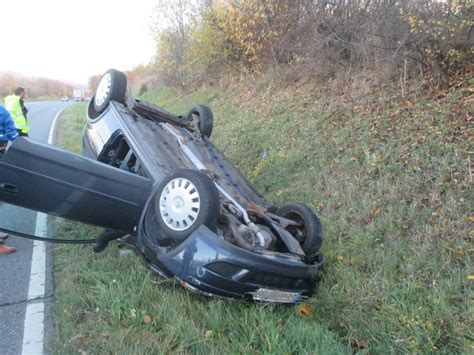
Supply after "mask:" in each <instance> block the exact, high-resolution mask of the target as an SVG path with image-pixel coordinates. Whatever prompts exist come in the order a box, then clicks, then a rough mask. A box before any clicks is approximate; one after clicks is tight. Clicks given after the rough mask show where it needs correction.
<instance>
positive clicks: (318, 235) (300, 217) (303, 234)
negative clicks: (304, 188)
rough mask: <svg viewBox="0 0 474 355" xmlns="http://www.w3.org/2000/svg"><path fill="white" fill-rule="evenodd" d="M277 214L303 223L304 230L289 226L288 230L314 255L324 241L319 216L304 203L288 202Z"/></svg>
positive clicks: (305, 249) (304, 248)
mask: <svg viewBox="0 0 474 355" xmlns="http://www.w3.org/2000/svg"><path fill="white" fill-rule="evenodd" d="M276 214H277V215H278V216H281V217H284V218H287V219H291V220H293V221H296V222H299V223H301V224H303V226H304V230H301V229H298V228H297V227H294V226H289V227H288V228H287V230H288V231H289V232H290V233H291V234H292V235H293V236H294V237H295V238H296V239H297V240H298V241H299V242H300V244H301V247H302V249H303V251H304V252H305V254H306V255H314V254H316V253H317V252H318V251H319V249H320V248H321V244H322V243H323V227H322V225H321V221H320V219H319V217H318V216H317V215H316V214H315V213H314V212H313V210H312V209H311V208H310V207H308V206H307V205H305V204H303V203H297V202H292V203H287V204H285V205H283V206H282V207H280V208H279V209H278V210H277V211H276Z"/></svg>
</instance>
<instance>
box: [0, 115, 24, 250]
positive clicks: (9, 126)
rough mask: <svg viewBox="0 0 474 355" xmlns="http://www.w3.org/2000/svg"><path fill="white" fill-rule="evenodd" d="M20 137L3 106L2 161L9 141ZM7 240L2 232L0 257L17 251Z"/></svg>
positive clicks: (0, 122) (1, 122) (1, 126)
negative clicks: (6, 243)
mask: <svg viewBox="0 0 474 355" xmlns="http://www.w3.org/2000/svg"><path fill="white" fill-rule="evenodd" d="M19 135H20V134H19V133H18V131H17V129H16V127H15V124H14V123H13V120H12V118H11V116H10V114H9V113H8V111H7V110H6V109H5V108H4V107H3V106H0V159H2V158H3V155H4V154H5V151H6V149H7V143H8V141H13V140H15V139H17V138H18V137H19ZM7 238H8V234H6V233H3V232H0V255H5V254H11V253H14V252H15V251H16V249H15V248H12V247H7V246H6V245H3V243H4V242H5V239H7Z"/></svg>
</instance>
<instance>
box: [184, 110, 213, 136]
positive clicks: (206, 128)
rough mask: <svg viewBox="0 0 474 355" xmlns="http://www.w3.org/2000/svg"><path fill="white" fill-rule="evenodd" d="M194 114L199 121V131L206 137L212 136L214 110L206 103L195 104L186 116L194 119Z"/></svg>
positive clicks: (190, 119)
mask: <svg viewBox="0 0 474 355" xmlns="http://www.w3.org/2000/svg"><path fill="white" fill-rule="evenodd" d="M193 116H197V118H198V122H199V131H200V132H201V134H202V135H203V136H204V137H208V138H209V137H210V136H211V134H212V128H213V127H214V115H213V114H212V110H211V109H210V108H209V107H207V106H206V105H194V106H193V107H191V110H189V112H188V114H187V115H186V118H187V119H188V120H189V121H192V120H193V118H194V117H193Z"/></svg>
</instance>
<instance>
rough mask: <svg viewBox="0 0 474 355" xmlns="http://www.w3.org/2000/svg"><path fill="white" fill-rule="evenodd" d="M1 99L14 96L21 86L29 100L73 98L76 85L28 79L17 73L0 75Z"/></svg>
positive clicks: (57, 81)
mask: <svg viewBox="0 0 474 355" xmlns="http://www.w3.org/2000/svg"><path fill="white" fill-rule="evenodd" d="M0 83H1V85H0V98H2V97H5V96H7V95H10V94H12V93H13V92H14V91H15V89H16V88H17V87H19V86H21V87H24V88H25V89H26V92H27V95H28V97H29V98H38V97H43V98H52V97H54V98H59V97H61V96H64V95H67V96H71V95H72V91H73V89H74V88H75V86H74V84H71V83H66V82H63V81H59V80H52V79H46V78H34V77H27V76H23V75H20V74H16V73H0Z"/></svg>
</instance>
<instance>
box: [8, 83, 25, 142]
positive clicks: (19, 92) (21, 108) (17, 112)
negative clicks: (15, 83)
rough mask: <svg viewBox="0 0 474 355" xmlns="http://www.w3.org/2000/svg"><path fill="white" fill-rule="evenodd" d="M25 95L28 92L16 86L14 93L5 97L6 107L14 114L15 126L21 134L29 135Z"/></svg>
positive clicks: (11, 114)
mask: <svg viewBox="0 0 474 355" xmlns="http://www.w3.org/2000/svg"><path fill="white" fill-rule="evenodd" d="M25 95H26V92H25V89H24V88H22V87H18V88H16V89H15V94H14V95H9V96H7V97H5V108H6V109H7V111H8V112H9V113H10V116H12V119H13V123H15V127H16V129H17V130H18V133H19V134H20V136H23V137H28V132H29V131H30V125H29V123H28V120H27V119H26V114H27V113H28V109H27V108H26V107H25V105H24V103H23V99H24V97H25Z"/></svg>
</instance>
